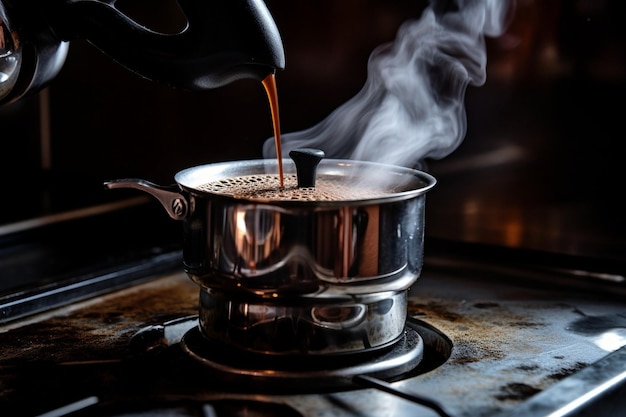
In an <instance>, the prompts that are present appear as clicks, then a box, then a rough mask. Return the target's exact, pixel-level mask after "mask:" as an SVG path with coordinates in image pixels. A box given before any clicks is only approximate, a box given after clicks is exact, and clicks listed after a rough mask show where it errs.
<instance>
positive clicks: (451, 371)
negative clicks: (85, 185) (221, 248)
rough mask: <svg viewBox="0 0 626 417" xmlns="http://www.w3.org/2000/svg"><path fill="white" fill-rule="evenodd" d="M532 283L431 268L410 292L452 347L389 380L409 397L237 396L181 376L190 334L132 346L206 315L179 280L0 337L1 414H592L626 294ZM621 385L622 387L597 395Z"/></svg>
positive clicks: (126, 292)
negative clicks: (431, 362) (144, 336)
mask: <svg viewBox="0 0 626 417" xmlns="http://www.w3.org/2000/svg"><path fill="white" fill-rule="evenodd" d="M518 272H519V271H518ZM535 272H536V271H535ZM525 276H526V278H524V275H516V274H511V273H509V272H508V271H506V270H502V269H498V268H492V269H489V268H476V269H473V268H472V267H471V265H465V266H464V267H463V268H459V267H458V265H454V264H450V263H446V262H440V261H439V260H437V259H428V258H427V260H426V264H425V268H424V271H423V273H422V276H421V277H420V279H419V280H418V282H417V284H416V285H415V286H414V288H412V289H411V291H410V298H409V322H410V323H418V324H423V325H424V326H427V327H428V326H432V328H434V329H436V333H437V334H440V335H442V336H443V339H437V338H433V337H432V334H430V335H429V334H424V335H423V336H424V338H425V341H426V342H427V344H429V343H430V344H431V345H432V344H433V343H435V344H436V343H437V340H440V341H441V340H445V339H446V338H447V339H449V341H450V342H451V346H452V347H451V349H450V350H449V351H447V352H446V349H448V348H449V346H448V347H447V348H446V346H439V347H438V349H439V350H440V351H442V352H444V354H446V355H448V356H449V357H448V358H447V360H445V361H444V362H443V363H441V364H440V365H439V366H436V367H435V368H434V369H430V370H427V371H426V372H423V373H420V374H418V375H409V377H407V378H395V379H391V380H388V381H382V380H381V381H382V383H383V384H387V385H389V386H390V387H392V388H393V389H394V390H397V391H400V392H401V393H408V394H409V399H406V398H401V397H400V396H398V395H394V394H390V393H387V392H384V391H383V390H381V389H375V388H367V387H365V386H364V385H363V386H362V385H357V384H355V385H353V386H351V387H348V388H343V389H330V390H329V389H322V387H317V386H315V382H312V384H311V387H307V389H305V390H296V391H295V392H289V390H278V391H275V390H263V389H259V388H258V387H256V388H251V387H249V386H246V384H241V386H240V387H239V388H240V389H233V388H232V386H231V387H228V385H227V384H221V383H220V381H219V379H216V378H215V377H214V376H213V375H212V374H211V373H210V372H205V370H203V369H202V365H201V364H194V365H191V366H190V367H188V368H185V367H181V366H178V365H180V364H181V363H182V362H185V361H189V360H191V358H189V357H188V356H186V355H183V354H182V353H181V351H180V350H179V349H178V347H177V344H176V339H177V338H178V337H180V334H179V333H180V332H181V329H176V328H171V329H170V328H167V326H165V327H164V328H167V329H168V330H163V332H164V333H163V338H162V339H161V340H156V341H155V342H154V345H150V346H149V347H150V349H139V350H137V349H136V345H133V343H131V341H132V340H133V337H134V336H136V335H137V334H138V333H140V332H141V331H142V330H145V329H146V328H150V327H153V328H159V326H163V325H164V324H167V323H171V322H176V320H180V319H181V318H185V317H193V316H194V315H195V314H197V308H198V288H197V286H196V285H195V284H194V283H193V282H191V280H189V279H188V278H187V277H186V276H185V274H184V273H182V272H176V273H173V274H168V275H164V276H161V277H159V278H158V279H154V280H152V281H149V282H144V283H140V284H138V285H135V286H132V287H130V288H126V289H123V290H119V291H117V292H114V293H111V294H108V295H104V296H101V297H99V298H95V299H92V300H88V301H83V302H80V303H75V304H73V305H71V306H67V307H63V308H59V309H56V310H52V311H50V312H47V313H44V314H40V315H39V316H33V317H30V318H28V319H23V320H20V321H17V322H13V323H8V324H5V325H4V326H3V327H0V350H1V355H0V358H1V359H0V406H1V407H2V408H3V409H12V410H15V413H16V414H15V415H29V416H30V415H32V416H34V415H41V414H43V413H46V412H51V411H53V410H54V413H51V414H48V415H146V414H145V413H148V415H175V416H179V415H180V416H187V415H205V416H206V415H211V416H213V415H217V416H231V415H259V416H265V415H286V416H289V415H294V416H320V417H321V416H377V417H378V416H401V415H412V416H431V415H438V412H437V411H436V409H435V410H434V409H433V408H431V407H429V406H424V405H420V404H418V403H416V402H415V401H411V400H410V397H411V396H414V397H418V398H426V399H427V400H430V401H433V402H434V403H436V404H437V405H439V406H441V407H442V410H441V412H440V413H439V415H442V414H441V413H445V414H447V415H449V416H455V417H461V416H472V417H475V416H513V415H515V416H518V415H519V416H524V415H525V416H541V415H549V414H550V413H551V412H554V411H555V410H557V409H559V408H561V407H563V406H565V405H568V404H569V406H571V407H574V410H582V409H586V408H585V407H586V404H585V407H582V406H581V405H580V404H578V405H576V404H574V405H572V402H573V401H574V400H575V399H577V398H578V399H579V398H581V397H582V396H583V394H585V393H587V394H588V393H589V391H591V390H592V389H596V391H597V392H596V393H595V395H592V397H594V398H595V397H598V396H599V395H604V394H605V393H604V392H603V391H607V392H606V395H610V392H609V391H611V392H613V391H615V389H613V388H614V385H615V386H617V387H618V388H617V391H621V390H622V389H623V388H619V387H621V382H622V379H623V376H621V374H623V373H624V374H626V365H625V364H624V362H626V360H625V359H626V358H625V357H624V354H623V353H622V351H621V350H620V347H621V346H622V345H624V344H626V330H625V329H626V302H624V301H623V296H622V294H620V292H621V291H615V292H614V293H613V294H610V293H609V292H599V291H596V292H594V291H592V290H591V289H590V288H588V287H586V286H585V285H569V286H564V285H563V282H562V281H559V280H558V279H556V278H559V277H556V278H555V280H553V281H550V280H547V279H546V277H545V276H542V279H541V280H538V279H535V278H536V277H535V275H534V274H533V273H530V272H529V273H528V274H527V275H525ZM562 278H563V277H560V279H562ZM568 279H569V278H568ZM578 283H579V284H580V282H578ZM596 288H597V287H596ZM168 332H169V333H168ZM177 332H178V333H177ZM133 346H134V347H133ZM177 364H178V365H177ZM607 364H608V365H607ZM603 366H605V368H602V367H603ZM181 369H190V371H189V372H187V373H185V372H181V371H180V370H181ZM598 369H600V371H598ZM177 370H178V371H177ZM613 376H614V377H615V378H614V381H613V383H612V384H613V385H611V384H609V385H610V386H609V385H606V384H605V386H604V388H603V389H600V390H598V386H600V385H602V384H603V383H604V382H606V380H607V379H610V378H611V377H613ZM396 379H397V380H396ZM607 387H609V388H611V389H608V388H607ZM318 388H319V389H318ZM581 390H582V391H581ZM617 398H619V396H618V397H617ZM592 399H593V398H592ZM622 406H623V404H620V403H619V402H616V400H615V398H614V397H611V398H610V399H609V400H607V401H604V402H602V406H601V407H600V408H598V407H599V406H598V405H597V404H596V405H595V408H594V409H593V413H594V415H595V416H599V415H611V414H610V410H609V409H608V408H609V407H622ZM64 407H66V408H64ZM72 409H75V410H78V411H77V412H78V414H76V413H75V414H70V413H69V410H72ZM155 410H160V411H161V412H162V414H158V413H157V411H155ZM607 410H608V411H607ZM142 413H144V414H142ZM168 413H169V414H168ZM603 413H605V414H603ZM607 413H608V414H607ZM562 415H566V414H562ZM567 415H569V414H567ZM571 415H577V414H571Z"/></svg>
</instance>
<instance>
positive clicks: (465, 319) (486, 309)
mask: <svg viewBox="0 0 626 417" xmlns="http://www.w3.org/2000/svg"><path fill="white" fill-rule="evenodd" d="M408 309H409V314H410V315H412V316H413V317H415V318H419V319H422V320H425V321H427V322H429V323H430V324H432V325H434V326H435V327H437V328H439V329H440V330H442V331H443V332H444V333H445V334H446V335H447V336H448V337H450V338H451V340H452V341H453V344H454V348H453V354H452V356H451V357H450V361H451V362H453V363H459V364H466V363H472V362H479V361H483V360H485V359H494V360H497V359H502V358H503V357H505V356H506V353H505V350H506V348H507V347H508V346H509V345H510V344H511V343H516V342H514V341H515V340H519V339H520V337H519V334H520V332H521V331H523V330H524V329H534V328H537V327H540V326H543V323H541V322H539V321H537V320H536V319H535V318H533V317H531V316H529V315H526V314H523V313H519V312H516V311H512V310H511V309H509V308H507V307H506V306H503V305H501V304H500V303H496V302H491V301H488V300H487V301H475V302H465V301H462V300H442V299H431V300H426V301H424V300H422V301H420V302H409V305H408ZM517 343H520V342H517ZM521 343H524V341H522V342H521ZM526 348H527V349H528V350H529V351H530V350H532V349H534V347H533V346H532V344H528V346H527V347H526Z"/></svg>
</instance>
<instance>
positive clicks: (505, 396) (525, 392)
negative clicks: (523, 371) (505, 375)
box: [495, 382, 541, 401]
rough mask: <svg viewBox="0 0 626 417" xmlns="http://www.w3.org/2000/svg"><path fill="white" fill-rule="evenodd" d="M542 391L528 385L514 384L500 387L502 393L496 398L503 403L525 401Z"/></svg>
mask: <svg viewBox="0 0 626 417" xmlns="http://www.w3.org/2000/svg"><path fill="white" fill-rule="evenodd" d="M540 391H541V389H539V388H535V387H533V386H531V385H528V384H524V383H519V382H512V383H509V384H506V385H504V386H502V387H500V392H499V393H498V394H496V396H495V398H497V399H498V400H501V401H504V400H516V401H523V400H526V399H528V398H530V397H532V396H533V395H535V394H537V393H538V392H540Z"/></svg>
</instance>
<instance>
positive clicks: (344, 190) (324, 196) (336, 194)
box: [197, 174, 393, 201]
mask: <svg viewBox="0 0 626 417" xmlns="http://www.w3.org/2000/svg"><path fill="white" fill-rule="evenodd" d="M278 181H279V179H278V176H277V175H272V174H266V175H246V176H238V177H231V178H224V179H221V180H218V181H213V182H209V183H206V184H203V185H201V186H199V187H197V188H198V189H199V190H201V191H207V192H210V193H214V194H220V195H227V196H231V197H235V198H245V199H249V200H274V201H294V200H295V201H354V200H363V199H370V198H379V197H385V196H389V194H390V193H392V192H393V191H391V190H383V189H381V188H375V187H363V186H355V185H354V184H352V183H349V182H348V181H346V179H345V178H343V177H325V176H320V177H318V178H317V181H316V184H315V187H301V188H298V180H297V177H296V175H295V174H293V175H286V176H285V178H284V187H283V188H280V187H279V186H278Z"/></svg>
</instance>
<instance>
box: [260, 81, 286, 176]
mask: <svg viewBox="0 0 626 417" xmlns="http://www.w3.org/2000/svg"><path fill="white" fill-rule="evenodd" d="M263 87H265V91H266V93H267V98H268V100H269V102H270V109H271V110H272V122H273V124H274V142H275V143H276V159H277V160H278V184H279V186H280V188H283V187H284V186H285V177H284V175H283V151H282V148H281V145H280V118H279V115H278V92H277V89H276V76H275V75H274V74H270V75H268V76H267V77H265V79H264V80H263Z"/></svg>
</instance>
